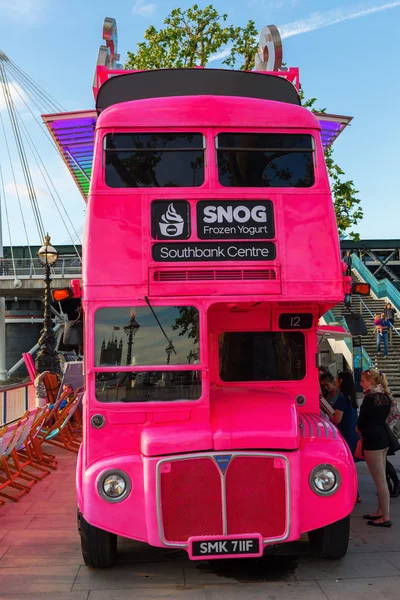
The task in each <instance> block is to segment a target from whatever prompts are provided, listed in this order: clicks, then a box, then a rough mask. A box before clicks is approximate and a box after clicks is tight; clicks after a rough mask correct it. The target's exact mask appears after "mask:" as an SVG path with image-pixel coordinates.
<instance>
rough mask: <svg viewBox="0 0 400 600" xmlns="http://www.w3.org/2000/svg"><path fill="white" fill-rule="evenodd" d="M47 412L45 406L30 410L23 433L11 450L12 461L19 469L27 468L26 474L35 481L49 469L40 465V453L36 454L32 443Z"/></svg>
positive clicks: (48, 473) (42, 476)
mask: <svg viewBox="0 0 400 600" xmlns="http://www.w3.org/2000/svg"><path fill="white" fill-rule="evenodd" d="M47 412H48V409H47V407H43V408H38V409H36V410H33V411H30V415H29V417H28V422H27V423H26V425H25V428H24V431H23V435H22V436H21V438H20V440H19V442H18V445H17V446H16V447H15V449H14V451H13V459H14V463H15V464H17V465H18V468H19V469H20V470H21V471H23V470H24V469H28V471H27V475H29V476H30V477H32V479H34V480H35V481H40V480H41V479H43V478H44V477H47V475H50V471H49V470H48V469H46V468H44V467H43V466H42V464H43V462H42V463H41V462H40V454H39V455H37V454H36V452H35V446H34V443H33V440H35V438H36V436H37V435H38V433H39V431H40V429H41V427H42V424H43V423H44V419H45V418H46V414H47ZM32 471H33V472H32Z"/></svg>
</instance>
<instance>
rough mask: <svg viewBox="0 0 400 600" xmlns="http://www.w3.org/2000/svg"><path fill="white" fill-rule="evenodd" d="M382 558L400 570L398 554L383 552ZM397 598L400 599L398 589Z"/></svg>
mask: <svg viewBox="0 0 400 600" xmlns="http://www.w3.org/2000/svg"><path fill="white" fill-rule="evenodd" d="M383 556H384V557H385V558H386V560H388V561H389V562H390V563H392V565H394V566H395V567H397V568H398V569H399V570H400V552H385V553H384V554H383ZM399 598H400V589H399Z"/></svg>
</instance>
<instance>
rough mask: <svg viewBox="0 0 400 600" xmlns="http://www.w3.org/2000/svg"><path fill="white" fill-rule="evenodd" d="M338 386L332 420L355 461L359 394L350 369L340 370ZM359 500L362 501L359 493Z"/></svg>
mask: <svg viewBox="0 0 400 600" xmlns="http://www.w3.org/2000/svg"><path fill="white" fill-rule="evenodd" d="M336 388H337V390H338V392H339V396H338V398H337V400H336V402H335V404H334V406H333V408H334V410H335V413H334V414H333V415H332V422H333V423H334V424H335V425H336V427H337V428H338V429H339V431H340V433H341V435H342V437H343V438H344V439H345V441H346V443H347V445H348V447H349V448H350V452H351V454H352V456H353V460H354V462H358V461H359V459H358V458H356V456H355V452H356V447H357V443H358V441H359V439H360V435H359V434H358V433H357V431H356V429H357V408H358V406H357V394H356V386H355V384H354V379H353V375H352V374H351V373H350V372H349V371H340V372H339V373H338V376H337V377H336ZM357 502H361V500H360V495H359V494H357Z"/></svg>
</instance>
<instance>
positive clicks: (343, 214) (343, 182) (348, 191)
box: [300, 90, 363, 240]
mask: <svg viewBox="0 0 400 600" xmlns="http://www.w3.org/2000/svg"><path fill="white" fill-rule="evenodd" d="M300 98H301V103H302V106H304V107H305V108H308V109H309V110H311V112H314V113H325V112H326V108H321V109H318V110H317V109H316V108H315V103H316V102H317V99H316V98H309V99H308V100H306V99H305V98H304V93H303V90H301V91H300ZM325 162H326V168H327V170H328V175H329V179H330V183H331V191H332V196H333V204H334V207H335V212H336V221H337V226H338V231H339V235H342V234H343V233H345V232H346V233H347V234H348V235H349V236H350V237H351V238H352V239H353V240H359V239H360V236H359V234H358V233H355V232H354V231H348V230H349V229H350V227H352V226H353V225H357V223H358V222H359V221H361V219H362V218H363V210H362V208H361V206H360V205H361V200H360V199H359V198H357V194H358V193H359V191H358V190H356V188H355V185H354V182H353V181H352V180H351V179H345V177H344V175H345V173H344V171H343V170H342V169H341V168H340V167H339V165H338V164H337V163H336V162H335V160H334V151H333V147H332V146H331V147H330V148H328V150H326V152H325Z"/></svg>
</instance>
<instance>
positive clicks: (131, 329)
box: [124, 311, 140, 365]
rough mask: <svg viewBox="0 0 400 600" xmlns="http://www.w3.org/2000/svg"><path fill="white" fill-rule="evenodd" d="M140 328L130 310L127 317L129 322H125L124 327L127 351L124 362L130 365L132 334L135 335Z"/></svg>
mask: <svg viewBox="0 0 400 600" xmlns="http://www.w3.org/2000/svg"><path fill="white" fill-rule="evenodd" d="M139 328H140V325H139V323H138V322H137V321H136V319H135V313H134V312H133V311H132V312H131V318H130V319H129V323H127V324H126V325H125V327H124V332H125V333H126V335H127V336H128V351H127V353H126V364H127V365H130V364H131V362H132V346H133V336H134V335H136V333H137V332H138V330H139Z"/></svg>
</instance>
